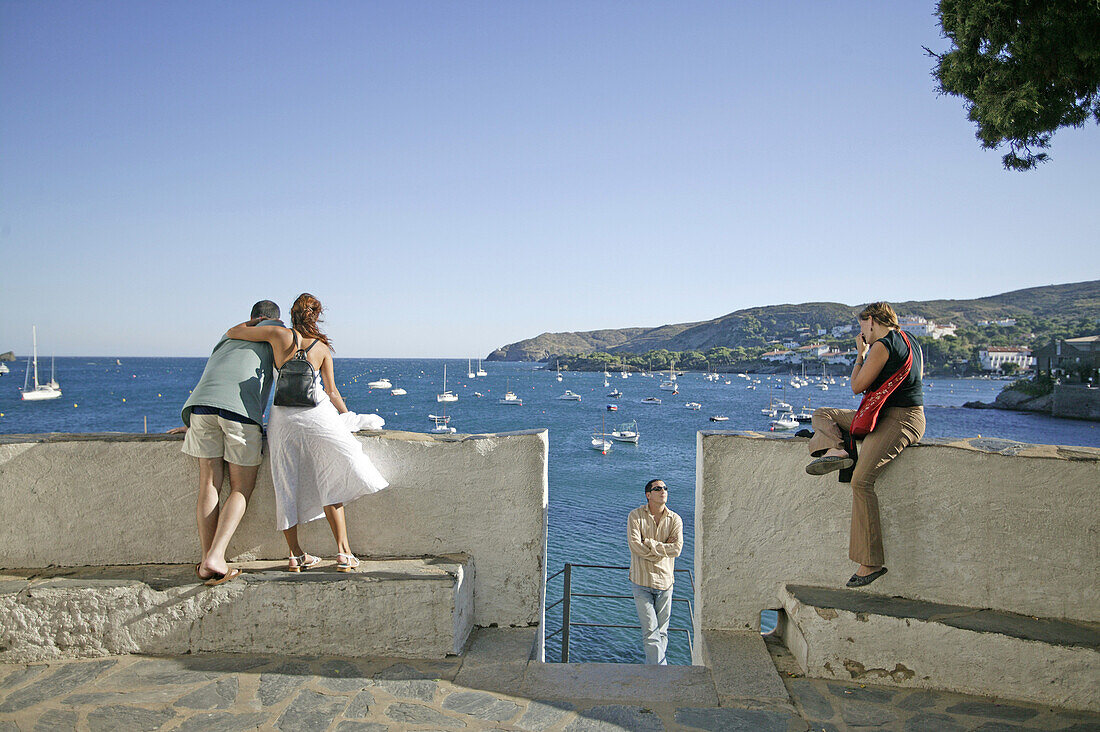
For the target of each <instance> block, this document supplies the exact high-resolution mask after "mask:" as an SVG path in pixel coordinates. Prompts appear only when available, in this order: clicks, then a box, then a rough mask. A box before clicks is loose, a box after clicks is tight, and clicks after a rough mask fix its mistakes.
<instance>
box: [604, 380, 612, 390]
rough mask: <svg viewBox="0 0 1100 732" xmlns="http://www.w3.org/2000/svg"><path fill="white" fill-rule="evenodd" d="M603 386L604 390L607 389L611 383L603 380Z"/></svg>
mask: <svg viewBox="0 0 1100 732" xmlns="http://www.w3.org/2000/svg"><path fill="white" fill-rule="evenodd" d="M603 385H604V388H605V389H606V388H607V387H609V386H611V382H610V381H608V380H607V379H606V378H605V379H604V380H603Z"/></svg>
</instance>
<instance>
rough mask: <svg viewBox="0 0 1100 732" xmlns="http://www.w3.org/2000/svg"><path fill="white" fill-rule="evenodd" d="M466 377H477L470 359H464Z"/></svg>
mask: <svg viewBox="0 0 1100 732" xmlns="http://www.w3.org/2000/svg"><path fill="white" fill-rule="evenodd" d="M466 377H467V378H469V379H476V378H477V374H475V373H474V367H473V366H472V362H471V360H470V359H466Z"/></svg>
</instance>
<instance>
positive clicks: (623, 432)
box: [611, 420, 638, 445]
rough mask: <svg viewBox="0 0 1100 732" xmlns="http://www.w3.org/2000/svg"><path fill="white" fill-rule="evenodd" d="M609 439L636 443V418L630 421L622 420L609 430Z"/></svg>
mask: <svg viewBox="0 0 1100 732" xmlns="http://www.w3.org/2000/svg"><path fill="white" fill-rule="evenodd" d="M611 439H612V440H615V442H629V443H632V444H634V445H637V444H638V422H637V420H631V421H630V422H624V423H623V424H621V425H619V426H618V427H616V428H615V429H613V430H611Z"/></svg>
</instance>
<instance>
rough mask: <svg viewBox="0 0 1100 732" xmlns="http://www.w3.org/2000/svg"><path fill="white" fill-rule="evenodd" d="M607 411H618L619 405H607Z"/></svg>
mask: <svg viewBox="0 0 1100 732" xmlns="http://www.w3.org/2000/svg"><path fill="white" fill-rule="evenodd" d="M607 411H609V412H617V411H619V405H618V404H608V405H607Z"/></svg>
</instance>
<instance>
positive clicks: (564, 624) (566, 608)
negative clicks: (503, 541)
mask: <svg viewBox="0 0 1100 732" xmlns="http://www.w3.org/2000/svg"><path fill="white" fill-rule="evenodd" d="M574 567H578V568H584V569H626V570H629V569H630V567H623V566H615V565H609V564H571V563H566V565H565V566H564V567H562V568H561V569H559V570H558V571H557V572H555V573H554V574H552V575H550V576H549V577H547V578H546V584H547V586H549V584H550V580H552V579H554V578H555V577H557V576H559V575H564V578H563V580H562V585H563V587H562V595H561V599H560V600H558V601H557V602H554V603H553V604H550V605H547V606H546V610H548V611H549V610H552V609H553V608H555V607H557V606H558V605H562V612H561V627H560V628H558V629H557V630H555V631H554V632H553V633H550V634H549V635H548V636H546V639H547V640H549V639H550V638H553V637H554V636H556V635H557V634H558V633H561V634H562V638H561V662H562V663H569V629H570V628H576V627H581V628H633V629H637V630H641V627H642V626H641V625H621V624H614V623H582V622H577V621H574V620H572V619H571V618H570V610H571V605H572V598H574V597H592V598H599V599H609V600H633V599H634V596H633V595H600V594H593V593H587V592H573V591H572V583H573V568H574ZM673 571H675V572H677V573H683V574H686V575H687V577H688V583H689V584H690V585H691V596H692V597H695V578H694V577H693V576H692V574H691V570H690V569H677V570H673ZM672 602H673V603H677V602H681V603H687V607H688V617H690V618H691V626H692V627H691V628H673V627H670V628H669V629H668V630H669V633H672V632H677V633H686V634H687V639H688V654H689V656H691V657H694V655H695V648H694V645H693V644H694V638H695V609H694V608H693V607H692V606H691V600H688V599H685V598H681V597H673V598H672ZM673 607H675V605H673Z"/></svg>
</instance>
